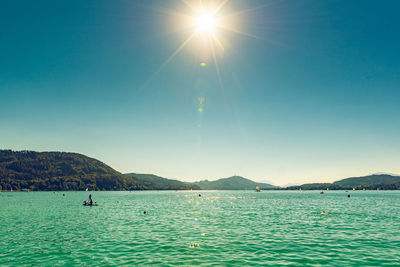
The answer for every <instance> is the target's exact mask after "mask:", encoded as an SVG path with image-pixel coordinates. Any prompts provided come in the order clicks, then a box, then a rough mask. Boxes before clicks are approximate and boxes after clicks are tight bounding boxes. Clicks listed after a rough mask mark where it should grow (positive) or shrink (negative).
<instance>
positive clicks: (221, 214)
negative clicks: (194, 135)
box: [0, 191, 400, 266]
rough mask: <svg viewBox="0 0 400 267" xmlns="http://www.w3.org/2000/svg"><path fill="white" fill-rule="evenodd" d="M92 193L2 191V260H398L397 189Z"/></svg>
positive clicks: (179, 262) (399, 222)
mask: <svg viewBox="0 0 400 267" xmlns="http://www.w3.org/2000/svg"><path fill="white" fill-rule="evenodd" d="M89 193H90V192H57V193H54V192H3V193H1V195H0V229H1V231H0V265H5V266H7V265H13V266H21V265H41V266H63V265H70V266H73V265H104V266H113V265H149V264H154V265H157V266H169V265H171V266H172V265H186V266H198V265H201V266H212V265H219V266H245V265H248V266H250V265H254V266H255V265H260V266H261V265H293V266H299V265H309V266H320V265H324V266H377V265H388V266H393V265H399V259H400V192H396V191H356V192H354V191H351V192H344V191H328V192H326V193H325V194H323V195H321V194H319V192H318V191H307V192H305V191H302V192H301V191H296V192H294V191H264V192H261V193H256V192H250V191H197V192H195V191H192V192H188V191H179V192H174V191H168V192H162V191H160V192H155V191H151V192H150V191H148V192H91V193H92V195H93V199H94V200H95V201H97V203H98V204H99V206H97V207H85V206H82V201H83V200H86V199H87V197H88V195H89ZM63 194H65V196H63ZM199 194H201V197H199V196H198V195H199ZM348 194H351V197H350V198H348V197H347V195H348ZM8 195H12V196H8ZM143 211H146V212H147V214H143ZM322 211H327V212H328V214H327V215H321V212H322Z"/></svg>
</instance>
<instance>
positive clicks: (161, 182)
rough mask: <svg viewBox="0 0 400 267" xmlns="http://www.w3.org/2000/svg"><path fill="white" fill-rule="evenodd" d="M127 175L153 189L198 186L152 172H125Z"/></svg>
mask: <svg viewBox="0 0 400 267" xmlns="http://www.w3.org/2000/svg"><path fill="white" fill-rule="evenodd" d="M125 175H126V176H128V177H132V178H135V179H136V180H137V181H139V182H140V184H142V185H145V186H146V187H149V188H152V189H153V190H190V189H193V190H198V189H200V187H199V186H198V185H196V184H193V183H186V182H181V181H178V180H173V179H167V178H163V177H160V176H156V175H153V174H138V173H127V174H125Z"/></svg>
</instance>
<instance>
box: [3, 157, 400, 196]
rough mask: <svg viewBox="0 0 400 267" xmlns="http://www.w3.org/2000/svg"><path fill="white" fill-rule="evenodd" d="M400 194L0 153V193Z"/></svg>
mask: <svg viewBox="0 0 400 267" xmlns="http://www.w3.org/2000/svg"><path fill="white" fill-rule="evenodd" d="M256 187H258V188H260V189H261V190H324V189H329V190H353V189H354V190H400V176H395V175H389V174H375V175H369V176H363V177H351V178H346V179H342V180H339V181H336V182H334V183H312V184H303V185H298V186H290V187H277V186H274V185H271V184H268V183H259V182H254V181H252V180H250V179H247V178H244V177H241V176H232V177H228V178H221V179H218V180H215V181H208V180H202V181H198V182H193V183H188V182H182V181H179V180H175V179H167V178H164V177H160V176H156V175H153V174H137V173H128V174H122V173H120V172H118V171H116V170H114V169H113V168H111V167H110V166H108V165H106V164H104V163H103V162H101V161H99V160H96V159H93V158H90V157H87V156H85V155H82V154H78V153H67V152H35V151H12V150H0V190H2V191H10V190H14V191H18V190H24V191H80V190H118V191H120V190H255V189H256Z"/></svg>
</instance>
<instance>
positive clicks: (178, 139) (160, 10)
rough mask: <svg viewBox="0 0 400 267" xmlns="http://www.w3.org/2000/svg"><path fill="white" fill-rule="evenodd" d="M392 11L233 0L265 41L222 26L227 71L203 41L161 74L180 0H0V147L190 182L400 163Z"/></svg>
mask: <svg viewBox="0 0 400 267" xmlns="http://www.w3.org/2000/svg"><path fill="white" fill-rule="evenodd" d="M259 6H261V7H259ZM254 7H259V8H254ZM399 9H400V1H397V0H393V1H390V0H386V1H369V0H359V1H356V0H354V1H349V0H326V1H319V0H318V1H317V0H302V1H291V0H283V1H267V0H263V1H261V0H260V1H256V0H246V1H244V0H242V1H238V0H231V1H229V2H228V4H227V5H226V6H225V7H224V8H223V9H222V10H221V14H224V15H226V14H228V13H232V12H235V11H240V10H248V11H247V12H243V13H240V15H238V16H236V17H235V20H236V21H235V24H236V26H237V27H238V28H240V30H241V31H243V32H246V33H248V34H250V35H254V36H256V37H259V38H252V37H249V36H245V35H241V34H235V33H232V32H228V31H223V30H220V31H218V33H219V36H220V37H221V42H222V44H223V46H224V47H225V51H224V53H223V54H222V53H219V54H218V55H217V60H218V66H219V69H220V77H221V83H220V82H219V79H218V73H217V71H216V66H215V63H214V61H213V60H212V58H210V57H207V56H203V54H202V53H201V51H200V50H201V48H200V46H201V45H202V44H201V42H200V40H197V39H196V38H193V39H192V40H191V41H190V43H188V44H187V45H186V46H185V48H184V49H183V50H182V51H181V53H179V54H178V55H177V56H176V57H174V58H173V60H171V61H170V62H169V64H168V65H165V68H163V69H162V70H161V71H159V72H158V70H159V68H160V66H161V65H162V64H163V63H164V62H165V61H166V60H167V59H168V58H169V57H170V55H171V54H172V53H173V52H174V51H175V50H176V49H177V48H178V47H179V46H180V45H181V44H182V42H183V41H184V40H185V39H186V38H188V36H189V35H190V34H191V32H190V31H191V29H184V30H180V31H175V29H176V27H177V25H178V26H179V22H177V21H176V20H175V19H176V18H175V17H174V16H173V15H172V13H171V12H169V11H166V10H175V11H177V12H183V13H185V12H186V13H189V9H188V8H187V7H186V6H185V5H184V4H183V2H182V1H178V0H176V1H172V0H171V1H167V0H160V1H156V0H154V1H151V0H149V1H143V0H142V1H139V0H137V1H134V0H131V1H128V0H124V1H122V0H117V1H99V0H86V1H82V0H71V1H50V0H49V1H45V0H39V1H25V0H3V1H2V2H1V4H0V51H1V52H0V146H1V148H4V149H13V150H25V149H27V150H36V151H71V152H79V153H82V154H85V155H88V156H90V157H94V158H97V159H100V160H101V161H103V162H105V163H107V164H109V165H110V166H112V167H114V168H115V169H116V170H118V171H121V172H139V173H155V174H158V175H162V176H166V177H174V178H179V179H182V180H187V181H192V180H198V179H205V178H208V179H215V178H220V177H228V176H230V175H233V174H237V175H242V176H245V177H248V178H251V179H254V180H258V181H260V180H268V181H271V182H273V183H275V184H286V183H302V182H311V181H332V180H335V179H338V178H342V177H347V176H353V175H364V174H369V173H374V172H390V173H400V167H399V162H400V153H399V152H400V138H399V137H400V106H399V100H400V53H399V47H400V34H399V29H400V17H399V16H398V10H399ZM180 26H182V25H180ZM201 62H206V63H207V66H203V67H202V66H200V63H201ZM221 85H222V86H223V88H221ZM200 98H201V99H202V107H201V108H202V110H201V111H202V112H200V110H199V108H200V103H199V99H200Z"/></svg>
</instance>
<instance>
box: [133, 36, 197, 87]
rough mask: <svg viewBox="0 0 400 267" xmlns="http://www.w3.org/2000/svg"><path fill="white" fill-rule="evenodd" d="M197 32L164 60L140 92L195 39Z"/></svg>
mask: <svg viewBox="0 0 400 267" xmlns="http://www.w3.org/2000/svg"><path fill="white" fill-rule="evenodd" d="M195 34H196V32H194V33H192V34H191V35H190V36H189V37H188V38H187V39H186V40H185V41H184V42H183V43H182V44H181V45H180V46H179V47H178V48H177V49H176V50H175V51H174V52H173V53H172V54H171V56H169V57H168V59H167V60H165V61H164V63H163V64H161V66H160V67H159V68H158V69H157V70H156V71H155V72H154V73H153V74H152V75H151V76H150V78H148V79H147V80H146V81H145V83H144V84H143V85H142V86H141V87H140V88H139V90H138V91H139V92H140V91H142V90H143V89H144V88H145V87H146V86H147V85H148V84H149V83H150V82H151V81H152V80H153V79H154V77H156V76H157V75H158V74H159V73H160V72H161V71H162V70H163V69H164V68H165V67H166V66H167V65H168V64H169V63H170V62H171V61H172V60H173V59H174V58H175V57H176V56H177V55H178V54H179V53H180V52H181V51H182V50H183V48H185V46H186V45H187V44H188V43H189V42H190V40H192V39H193V37H194V36H195Z"/></svg>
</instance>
